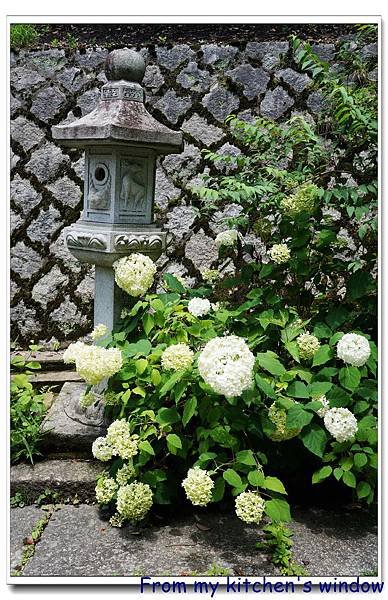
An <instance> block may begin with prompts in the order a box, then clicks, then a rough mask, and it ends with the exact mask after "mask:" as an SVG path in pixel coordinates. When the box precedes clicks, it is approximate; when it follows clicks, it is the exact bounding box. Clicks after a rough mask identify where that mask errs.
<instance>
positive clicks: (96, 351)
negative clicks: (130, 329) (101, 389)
mask: <svg viewBox="0 0 388 600" xmlns="http://www.w3.org/2000/svg"><path fill="white" fill-rule="evenodd" d="M63 361H64V362H65V363H72V362H75V368H76V370H77V373H78V374H79V375H81V377H82V378H83V379H85V381H86V382H87V383H89V384H91V385H96V384H97V383H100V381H102V380H103V379H105V378H106V377H111V375H114V374H115V373H117V372H118V371H120V369H121V367H122V365H123V357H122V355H121V351H120V350H119V349H118V348H108V349H106V348H99V347H98V346H89V345H88V344H84V343H83V342H76V343H75V344H70V346H69V347H68V349H67V350H66V352H65V353H64V355H63Z"/></svg>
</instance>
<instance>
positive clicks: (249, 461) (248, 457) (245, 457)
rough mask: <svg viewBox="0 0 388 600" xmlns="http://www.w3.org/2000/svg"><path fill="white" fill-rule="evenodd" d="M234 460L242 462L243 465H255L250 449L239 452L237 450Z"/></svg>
mask: <svg viewBox="0 0 388 600" xmlns="http://www.w3.org/2000/svg"><path fill="white" fill-rule="evenodd" d="M236 461H237V462H240V463H242V464H243V465H249V466H252V465H253V466H255V465H256V461H255V458H254V456H253V452H252V450H240V452H237V454H236Z"/></svg>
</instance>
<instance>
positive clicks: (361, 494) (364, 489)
mask: <svg viewBox="0 0 388 600" xmlns="http://www.w3.org/2000/svg"><path fill="white" fill-rule="evenodd" d="M371 491H372V488H371V486H370V485H369V483H367V482H366V481H360V482H359V483H358V484H357V497H358V498H360V499H361V498H366V497H367V496H369V494H370V493H371Z"/></svg>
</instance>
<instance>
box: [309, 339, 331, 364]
mask: <svg viewBox="0 0 388 600" xmlns="http://www.w3.org/2000/svg"><path fill="white" fill-rule="evenodd" d="M333 356H334V352H333V350H332V349H331V348H330V346H329V345H328V344H324V345H323V346H320V348H318V350H317V351H316V353H315V354H314V358H313V367H317V366H318V365H324V364H325V363H327V362H328V361H329V360H331V359H332V358H333Z"/></svg>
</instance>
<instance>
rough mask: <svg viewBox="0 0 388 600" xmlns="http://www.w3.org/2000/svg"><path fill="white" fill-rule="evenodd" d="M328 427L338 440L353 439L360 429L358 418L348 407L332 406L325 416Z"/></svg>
mask: <svg viewBox="0 0 388 600" xmlns="http://www.w3.org/2000/svg"><path fill="white" fill-rule="evenodd" d="M324 423H325V427H326V429H327V430H328V431H329V433H331V435H332V436H333V437H334V438H335V439H336V440H337V442H346V441H347V440H351V439H352V438H353V437H354V436H355V434H356V433H357V430H358V425H357V419H356V417H355V416H354V414H353V413H352V412H350V410H348V409H347V408H330V410H328V411H327V413H326V414H325V416H324Z"/></svg>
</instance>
